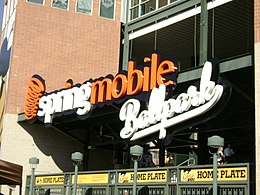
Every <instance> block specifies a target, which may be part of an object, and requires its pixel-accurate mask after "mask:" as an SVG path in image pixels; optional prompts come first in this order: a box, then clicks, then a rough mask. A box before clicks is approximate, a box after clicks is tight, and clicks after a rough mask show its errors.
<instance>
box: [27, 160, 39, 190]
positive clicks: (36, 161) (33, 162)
mask: <svg viewBox="0 0 260 195" xmlns="http://www.w3.org/2000/svg"><path fill="white" fill-rule="evenodd" d="M29 164H30V167H31V169H32V173H31V178H30V189H29V195H33V184H34V172H35V169H36V168H37V165H38V164H39V159H38V158H36V157H32V158H29Z"/></svg>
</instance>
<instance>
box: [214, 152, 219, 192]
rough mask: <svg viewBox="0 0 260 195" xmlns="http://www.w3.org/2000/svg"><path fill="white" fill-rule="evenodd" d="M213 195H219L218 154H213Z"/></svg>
mask: <svg viewBox="0 0 260 195" xmlns="http://www.w3.org/2000/svg"><path fill="white" fill-rule="evenodd" d="M213 195H218V160H217V153H214V154H213Z"/></svg>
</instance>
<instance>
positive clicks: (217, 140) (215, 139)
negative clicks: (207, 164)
mask: <svg viewBox="0 0 260 195" xmlns="http://www.w3.org/2000/svg"><path fill="white" fill-rule="evenodd" d="M208 146H209V147H211V148H213V151H212V152H211V154H213V195H217V194H218V192H217V190H218V175H217V172H218V162H217V152H218V148H219V147H223V146H224V138H222V137H219V136H217V135H214V136H212V137H209V138H208Z"/></svg>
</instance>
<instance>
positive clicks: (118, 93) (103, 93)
mask: <svg viewBox="0 0 260 195" xmlns="http://www.w3.org/2000/svg"><path fill="white" fill-rule="evenodd" d="M144 62H145V63H148V64H150V65H149V66H145V67H143V68H140V67H139V68H138V67H137V66H136V63H135V62H134V61H129V62H128V71H127V73H125V72H124V73H123V72H122V73H118V74H117V75H116V76H114V77H113V76H106V77H105V78H104V77H102V78H99V79H95V80H89V81H86V82H85V83H83V84H81V85H80V84H77V85H74V86H73V85H72V84H71V85H66V86H65V88H64V89H61V90H59V91H58V90H57V91H54V92H51V93H46V92H45V84H44V82H43V80H42V79H40V78H39V77H37V76H33V77H32V78H31V80H30V83H29V86H28V89H27V94H26V105H25V118H26V120H28V121H33V120H35V119H36V118H39V119H41V120H43V122H44V123H45V124H51V123H52V121H53V118H54V117H58V116H62V115H63V114H65V113H67V114H68V113H73V112H74V113H76V114H77V116H78V117H79V118H80V119H86V118H87V117H88V116H89V115H90V114H91V111H92V110H93V109H94V108H96V107H102V106H104V105H106V104H108V105H111V104H113V103H115V104H118V103H122V102H124V104H123V106H122V107H121V109H120V113H119V119H120V120H121V121H122V122H123V123H124V126H123V128H122V129H121V131H120V137H121V138H122V139H130V140H137V139H140V138H143V137H146V136H149V135H150V134H154V133H159V139H164V138H165V137H166V129H167V128H168V127H171V126H174V125H178V124H180V123H184V122H186V121H188V120H191V119H193V118H196V117H198V116H200V115H203V114H205V113H207V112H209V111H210V110H211V109H212V108H213V107H214V106H215V105H216V104H217V103H218V102H219V101H220V99H221V98H222V97H225V98H226V97H227V96H225V89H226V88H227V87H226V86H225V85H224V82H223V81H222V83H220V82H219V69H218V65H219V64H218V62H217V61H214V60H212V61H207V62H206V63H205V64H204V66H203V69H202V73H201V79H200V83H199V84H198V85H191V86H190V87H188V89H187V91H186V92H184V93H181V94H179V95H176V94H175V95H174V96H171V97H169V95H168V94H171V93H168V92H169V90H172V91H173V90H174V89H175V87H176V83H177V65H176V64H177V63H175V62H173V61H171V60H163V61H160V56H159V55H158V54H156V53H153V54H152V57H151V59H150V58H144ZM147 92H149V94H150V97H149V100H145V104H146V103H148V105H147V104H146V109H145V107H144V106H143V99H142V98H143V97H144V94H147ZM147 101H148V102H147ZM225 102H227V101H225ZM222 107H223V106H222ZM143 108H144V109H143ZM142 109H143V110H142Z"/></svg>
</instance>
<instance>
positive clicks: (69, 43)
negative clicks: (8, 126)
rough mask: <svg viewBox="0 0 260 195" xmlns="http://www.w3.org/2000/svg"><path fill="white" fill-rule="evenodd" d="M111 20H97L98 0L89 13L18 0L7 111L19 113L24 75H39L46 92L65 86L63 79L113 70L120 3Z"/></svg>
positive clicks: (48, 0)
mask: <svg viewBox="0 0 260 195" xmlns="http://www.w3.org/2000/svg"><path fill="white" fill-rule="evenodd" d="M120 2H121V1H119V0H118V1H117V4H116V9H115V12H116V14H115V20H110V19H106V18H101V17H99V16H98V14H99V1H98V0H94V1H93V13H92V15H85V14H80V13H76V12H75V3H76V0H70V1H69V3H70V4H69V8H70V9H69V11H65V10H60V9H57V8H51V0H45V4H44V5H38V4H33V3H28V2H26V1H25V0H20V1H19V2H18V5H17V13H16V21H15V33H14V42H13V48H12V56H11V66H10V78H9V87H8V97H7V108H6V112H7V113H20V112H23V111H24V104H25V93H26V89H27V85H28V82H29V79H30V78H31V76H32V75H34V74H39V75H40V76H42V77H43V78H44V79H45V82H46V86H47V89H46V90H47V92H51V91H53V90H56V89H60V88H63V87H64V83H65V82H66V80H67V79H72V80H73V81H74V83H83V82H84V81H86V80H88V79H90V78H98V77H101V76H106V75H107V74H113V75H114V74H116V73H117V71H118V65H119V50H120V31H121V29H120V11H121V10H120V9H121V5H120Z"/></svg>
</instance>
